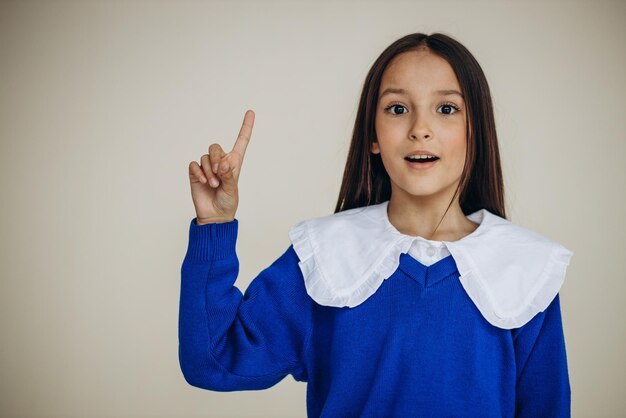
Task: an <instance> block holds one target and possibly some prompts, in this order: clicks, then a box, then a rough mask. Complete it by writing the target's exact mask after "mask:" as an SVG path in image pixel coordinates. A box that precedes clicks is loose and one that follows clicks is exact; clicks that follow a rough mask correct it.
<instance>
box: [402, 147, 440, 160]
mask: <svg viewBox="0 0 626 418" xmlns="http://www.w3.org/2000/svg"><path fill="white" fill-rule="evenodd" d="M411 155H434V156H435V157H437V158H439V156H438V155H437V154H435V153H434V152H430V151H426V150H423V149H418V150H415V151H411V152H410V153H408V154H407V155H406V156H405V158H406V157H409V156H411Z"/></svg>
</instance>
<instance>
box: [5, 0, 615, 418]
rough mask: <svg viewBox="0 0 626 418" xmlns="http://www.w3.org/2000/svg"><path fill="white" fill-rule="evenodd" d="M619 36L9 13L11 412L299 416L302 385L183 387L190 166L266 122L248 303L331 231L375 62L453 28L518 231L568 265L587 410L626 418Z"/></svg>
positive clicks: (370, 5)
mask: <svg viewBox="0 0 626 418" xmlns="http://www.w3.org/2000/svg"><path fill="white" fill-rule="evenodd" d="M624 22H626V5H625V3H624V2H621V1H620V2H618V1H614V2H612V1H593V2H592V1H585V2H575V1H567V2H556V1H544V2H539V1H527V2H520V1H447V2H439V1H410V2H400V1H384V2H383V1H380V2H363V1H335V2H315V3H314V2H305V1H291V2H287V1H285V2H267V1H255V2H244V1H229V2H174V1H171V2H165V1H159V2H148V1H109V2H105V1H101V2H97V1H85V2H78V1H76V2H64V1H51V2H35V1H19V2H7V1H3V2H1V3H0V52H1V54H0V137H1V148H0V168H1V170H2V176H1V185H2V200H1V201H2V206H1V207H2V216H1V217H0V228H1V231H2V235H1V243H2V252H1V256H2V258H1V260H0V268H1V288H0V295H1V296H0V298H1V299H0V326H1V335H2V350H1V352H2V355H1V357H0V373H1V376H0V377H1V378H0V415H2V416H6V417H9V416H10V417H53V416H58V417H140V416H141V417H228V416H237V417H304V416H305V415H306V409H305V393H306V385H305V384H304V383H300V382H295V381H294V380H293V378H292V377H291V376H287V377H286V378H285V379H284V380H283V381H281V382H280V383H279V384H277V385H276V386H274V387H272V388H270V389H268V390H264V391H246V392H234V393H219V392H209V391H205V390H202V389H198V388H195V387H192V386H190V385H188V384H187V383H186V382H185V380H184V378H183V375H182V373H181V371H180V369H179V364H178V334H177V332H178V308H179V306H178V303H179V296H180V294H179V292H180V269H181V264H182V261H183V258H184V255H185V251H186V248H187V243H188V232H189V223H190V222H191V220H192V219H193V218H194V217H195V212H194V208H193V203H192V201H191V193H190V189H189V179H188V165H189V163H190V162H191V161H193V160H196V161H199V159H200V157H201V156H202V154H204V153H206V152H207V151H208V147H209V145H210V144H211V143H213V142H218V143H220V144H222V146H223V147H224V148H226V149H228V150H230V148H231V147H232V145H233V143H234V140H235V137H236V135H237V133H238V131H239V127H240V126H241V122H242V120H243V115H244V112H245V110H246V109H248V108H250V109H253V110H254V111H255V112H256V122H255V126H254V132H253V136H252V141H251V142H250V145H249V146H248V151H247V154H246V160H245V161H244V166H243V170H242V173H241V178H240V204H239V210H238V212H237V218H238V220H239V222H240V225H239V236H238V242H237V254H238V256H239V259H240V262H241V268H240V275H239V278H238V279H237V282H236V285H237V286H238V287H239V288H240V289H241V290H242V291H244V290H245V289H246V287H247V286H248V284H249V283H250V281H251V280H252V279H253V278H254V277H256V275H257V274H258V273H259V272H260V271H261V270H262V269H264V268H265V267H267V266H269V265H270V264H271V263H272V262H273V261H274V260H275V259H276V258H277V257H278V256H280V255H281V254H282V253H283V252H284V250H285V249H286V248H287V246H288V245H289V244H290V241H289V238H288V235H287V232H288V230H289V228H290V227H291V226H292V225H294V224H295V223H297V222H298V221H300V220H304V219H308V218H311V217H317V216H323V215H329V214H331V213H333V210H334V207H335V203H336V200H337V195H338V192H339V186H340V182H341V177H342V174H343V168H344V164H345V159H346V154H347V150H348V145H349V140H350V135H351V130H352V126H353V123H354V118H355V116H356V108H357V102H358V97H359V94H360V90H361V87H362V85H363V80H364V78H365V75H366V72H367V70H368V69H369V67H370V66H371V64H372V63H373V61H374V59H375V58H376V57H377V56H378V55H379V54H380V53H381V52H382V50H383V49H384V48H385V47H387V46H388V45H389V44H390V43H392V42H393V41H395V40H396V39H398V38H400V37H402V36H404V35H406V34H409V33H413V32H425V33H433V32H443V33H446V34H448V35H450V36H452V37H454V38H456V39H458V40H459V41H460V42H462V43H463V44H465V45H466V46H467V48H468V49H469V50H470V51H471V52H472V53H473V54H474V55H475V57H476V58H477V60H478V61H479V63H480V64H481V66H482V68H483V70H484V71H485V74H486V76H487V79H488V81H489V83H490V87H491V91H492V95H493V100H494V105H495V114H496V123H497V129H498V135H499V141H500V150H501V158H502V163H503V170H504V180H505V192H506V207H507V211H508V215H509V218H510V219H511V220H512V221H513V222H516V223H518V224H520V225H523V226H525V227H528V228H531V229H534V230H537V231H539V232H540V233H542V234H544V235H546V236H547V237H549V238H551V239H553V240H555V241H557V242H559V243H561V244H563V245H564V246H565V247H567V248H569V249H571V250H572V251H573V252H574V256H573V258H572V261H571V264H570V266H569V267H568V270H567V275H566V279H565V283H564V285H563V288H562V289H561V295H562V300H561V304H562V312H563V326H564V332H565V339H566V347H567V353H568V364H569V373H570V381H571V388H572V410H573V416H575V417H617V416H625V414H626V412H625V411H626V397H624V393H626V387H625V381H626V379H625V375H626V362H625V361H624V358H623V355H624V352H625V351H626V347H625V339H626V336H625V325H624V318H625V315H624V314H625V313H626V311H625V310H626V307H625V306H626V305H625V304H624V302H623V301H624V294H625V293H626V281H625V273H624V268H625V267H626V263H625V260H626V257H625V255H624V254H625V253H626V244H625V243H626V223H625V221H624V214H625V213H626V200H625V196H624V195H625V193H624V192H625V191H626V184H625V183H626V182H625V178H626V141H625V139H626V138H625V134H624V132H626V105H625V103H626V101H625V99H626V84H625V77H624V68H626V49H625V48H624V41H626V25H625V24H624ZM416 390H419V388H416Z"/></svg>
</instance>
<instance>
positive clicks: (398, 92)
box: [380, 87, 464, 98]
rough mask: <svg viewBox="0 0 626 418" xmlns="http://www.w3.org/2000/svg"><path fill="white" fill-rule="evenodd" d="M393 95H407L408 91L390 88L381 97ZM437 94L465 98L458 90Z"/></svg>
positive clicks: (438, 92) (443, 91) (441, 91)
mask: <svg viewBox="0 0 626 418" xmlns="http://www.w3.org/2000/svg"><path fill="white" fill-rule="evenodd" d="M391 93H396V94H407V91H406V90H404V89H398V88H394V87H388V88H386V89H385V91H383V92H382V93H381V95H380V97H383V96H384V95H385V94H391ZM435 93H437V94H439V95H441V96H450V95H452V94H456V95H458V96H461V98H464V97H463V95H462V94H461V92H460V91H457V90H449V89H447V90H437V91H435Z"/></svg>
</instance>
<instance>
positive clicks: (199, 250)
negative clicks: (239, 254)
mask: <svg viewBox="0 0 626 418" xmlns="http://www.w3.org/2000/svg"><path fill="white" fill-rule="evenodd" d="M196 219H197V218H193V219H192V220H191V224H190V225H189V246H188V247H187V254H186V256H185V257H186V258H187V259H189V260H195V261H208V260H223V259H225V258H228V257H232V256H233V255H234V254H235V244H236V243H237V231H238V229H239V221H238V220H237V219H234V220H233V221H230V222H223V223H213V224H204V225H198V224H197V223H196Z"/></svg>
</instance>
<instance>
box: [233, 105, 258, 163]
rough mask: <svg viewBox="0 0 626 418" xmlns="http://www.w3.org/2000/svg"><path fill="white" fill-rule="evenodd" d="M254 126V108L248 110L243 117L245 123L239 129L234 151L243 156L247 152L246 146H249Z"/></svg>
mask: <svg viewBox="0 0 626 418" xmlns="http://www.w3.org/2000/svg"><path fill="white" fill-rule="evenodd" d="M253 126H254V112H253V111H252V110H247V111H246V115H245V116H244V118H243V124H242V125H241V129H240V130H239V136H237V140H236V141H235V146H234V147H233V151H237V152H238V153H239V154H240V155H241V156H242V157H243V155H244V154H245V153H246V148H247V146H248V143H249V142H250V137H251V136H252V127H253Z"/></svg>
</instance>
